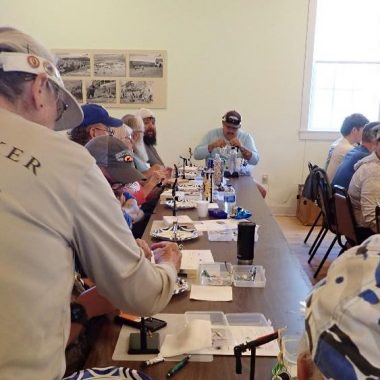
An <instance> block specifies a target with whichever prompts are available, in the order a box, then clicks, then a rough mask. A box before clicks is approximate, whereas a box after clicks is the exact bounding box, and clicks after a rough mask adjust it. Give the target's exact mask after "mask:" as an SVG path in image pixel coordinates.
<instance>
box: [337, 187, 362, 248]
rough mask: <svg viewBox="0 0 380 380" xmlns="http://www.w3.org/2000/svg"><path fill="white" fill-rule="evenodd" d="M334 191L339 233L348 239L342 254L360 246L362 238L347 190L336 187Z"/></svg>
mask: <svg viewBox="0 0 380 380" xmlns="http://www.w3.org/2000/svg"><path fill="white" fill-rule="evenodd" d="M333 190H334V194H333V198H334V205H335V214H336V227H337V233H338V234H340V235H342V236H344V237H345V238H346V239H347V242H346V244H345V245H344V247H343V248H342V250H341V252H340V254H341V253H342V252H344V251H345V250H346V249H347V248H349V247H353V246H355V245H358V244H360V238H359V236H358V232H357V227H356V222H355V217H354V212H353V210H352V205H351V199H350V196H349V195H348V193H347V190H346V189H345V188H344V187H342V186H338V185H335V186H334V189H333Z"/></svg>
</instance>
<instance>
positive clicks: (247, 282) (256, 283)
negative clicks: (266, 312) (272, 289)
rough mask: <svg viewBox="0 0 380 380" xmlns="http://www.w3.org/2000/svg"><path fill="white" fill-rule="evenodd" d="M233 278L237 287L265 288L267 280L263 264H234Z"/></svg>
mask: <svg viewBox="0 0 380 380" xmlns="http://www.w3.org/2000/svg"><path fill="white" fill-rule="evenodd" d="M232 278H233V283H234V285H235V286H237V287H246V288H264V287H265V284H266V282H267V280H266V278H265V269H264V267H263V266H261V265H233V266H232Z"/></svg>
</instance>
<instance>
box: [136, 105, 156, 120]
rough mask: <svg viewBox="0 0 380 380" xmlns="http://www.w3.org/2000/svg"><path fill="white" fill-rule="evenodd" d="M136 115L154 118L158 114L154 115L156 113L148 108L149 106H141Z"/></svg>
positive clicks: (143, 117) (142, 117)
mask: <svg viewBox="0 0 380 380" xmlns="http://www.w3.org/2000/svg"><path fill="white" fill-rule="evenodd" d="M136 116H140V117H141V119H145V118H147V117H154V118H156V116H155V115H154V113H153V112H152V111H151V110H148V109H147V108H140V109H139V110H138V111H137V112H136Z"/></svg>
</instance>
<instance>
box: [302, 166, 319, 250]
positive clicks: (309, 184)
mask: <svg viewBox="0 0 380 380" xmlns="http://www.w3.org/2000/svg"><path fill="white" fill-rule="evenodd" d="M308 168H309V175H308V176H307V178H306V180H305V183H304V186H303V194H302V195H303V196H304V197H305V198H307V199H309V200H311V201H313V202H315V201H316V200H317V198H316V192H315V172H314V171H315V170H316V169H319V167H318V166H317V165H313V164H312V163H311V162H309V163H308ZM321 216H322V212H320V213H319V214H318V215H317V217H316V218H315V220H314V223H313V225H312V226H311V227H310V230H309V232H308V233H307V235H306V237H305V240H304V241H303V242H304V244H306V243H307V241H308V240H309V237H310V235H311V233H312V232H313V231H314V228H315V226H316V225H317V223H318V222H319V219H320V218H321ZM321 231H322V229H321V230H320V231H319V234H318V236H320V234H321ZM317 239H318V237H317ZM317 239H315V240H314V243H315V241H316V240H317Z"/></svg>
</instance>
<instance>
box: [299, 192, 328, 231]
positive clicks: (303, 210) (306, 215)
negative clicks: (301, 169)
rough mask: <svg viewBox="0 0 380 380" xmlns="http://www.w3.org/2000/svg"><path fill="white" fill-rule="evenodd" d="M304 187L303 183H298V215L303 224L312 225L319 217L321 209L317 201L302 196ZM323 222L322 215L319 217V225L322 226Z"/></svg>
mask: <svg viewBox="0 0 380 380" xmlns="http://www.w3.org/2000/svg"><path fill="white" fill-rule="evenodd" d="M302 189H303V185H298V194H297V211H296V216H297V218H298V220H299V221H300V222H301V223H302V224H303V225H305V226H311V225H313V223H314V221H315V219H317V216H318V215H319V213H320V211H321V209H320V208H319V207H318V206H317V204H316V203H314V202H313V201H311V200H310V199H307V198H304V197H303V196H302ZM321 224H322V217H320V218H319V221H318V224H317V225H318V226H320V225H321Z"/></svg>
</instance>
